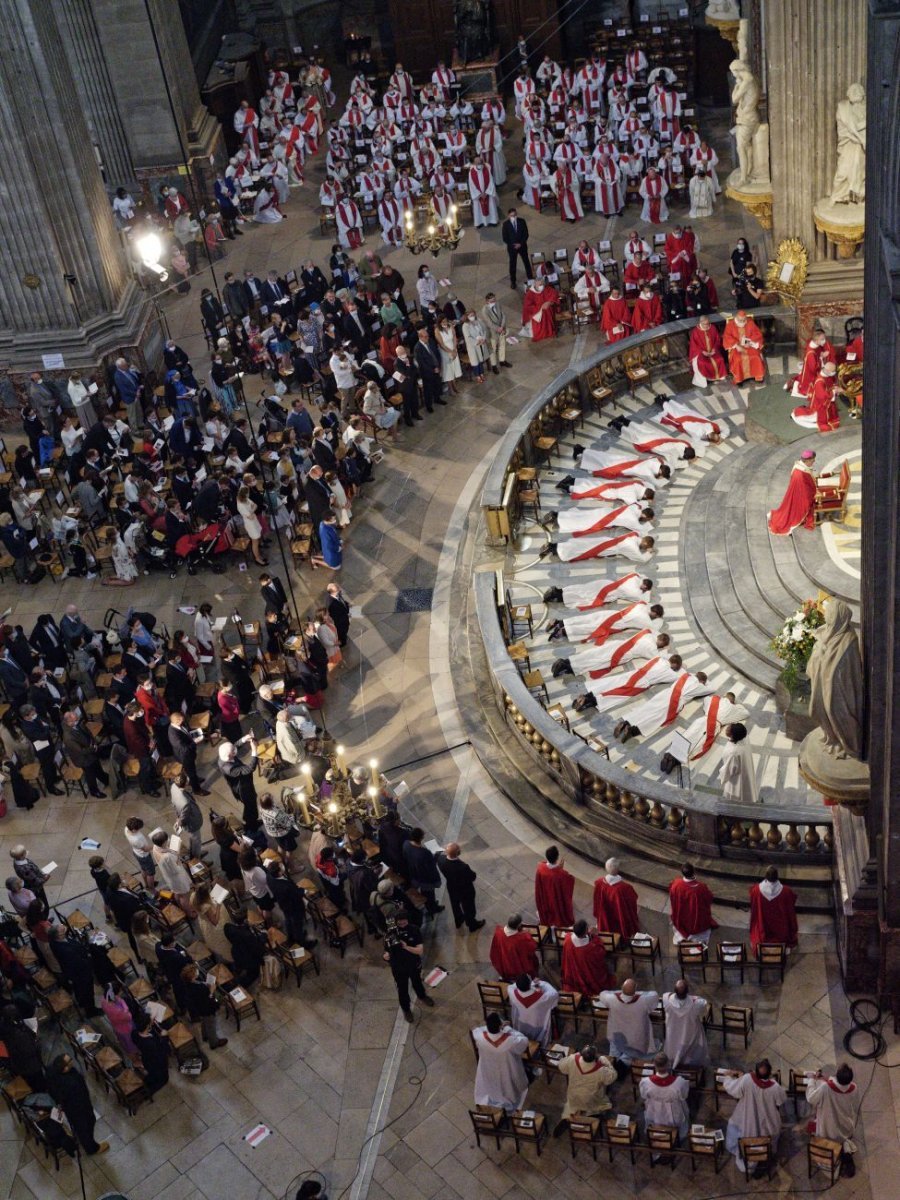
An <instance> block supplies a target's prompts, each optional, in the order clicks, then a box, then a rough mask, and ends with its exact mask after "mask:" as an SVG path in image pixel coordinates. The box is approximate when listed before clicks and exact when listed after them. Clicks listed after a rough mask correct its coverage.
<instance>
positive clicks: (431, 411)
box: [419, 408, 434, 421]
mask: <svg viewBox="0 0 900 1200" xmlns="http://www.w3.org/2000/svg"><path fill="white" fill-rule="evenodd" d="M425 411H426V412H430V413H433V412H434V409H433V408H426V409H425ZM419 420H420V421H421V420H422V418H421V417H419Z"/></svg>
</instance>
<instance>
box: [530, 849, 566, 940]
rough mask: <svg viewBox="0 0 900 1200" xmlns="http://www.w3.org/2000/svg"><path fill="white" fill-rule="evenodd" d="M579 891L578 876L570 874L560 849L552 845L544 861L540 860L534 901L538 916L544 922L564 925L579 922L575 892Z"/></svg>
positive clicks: (536, 875)
mask: <svg viewBox="0 0 900 1200" xmlns="http://www.w3.org/2000/svg"><path fill="white" fill-rule="evenodd" d="M574 891H575V876H574V875H570V874H569V872H568V871H567V870H566V868H565V866H564V865H563V862H562V860H561V859H560V857H559V849H558V848H557V847H556V846H550V848H549V849H548V850H547V854H546V856H545V859H544V861H543V862H542V863H538V868H537V871H536V872H535V876H534V903H535V907H536V908H537V913H538V920H539V921H540V923H541V924H542V925H561V926H563V927H564V928H568V927H569V926H570V925H573V924H574V923H575V911H574V909H573V908H572V893H573V892H574Z"/></svg>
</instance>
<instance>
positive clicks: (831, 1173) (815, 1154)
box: [806, 1135, 842, 1187]
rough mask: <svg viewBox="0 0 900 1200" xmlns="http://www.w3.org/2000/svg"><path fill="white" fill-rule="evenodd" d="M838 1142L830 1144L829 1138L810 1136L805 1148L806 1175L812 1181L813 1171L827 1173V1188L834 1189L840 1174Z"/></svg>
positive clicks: (840, 1148) (839, 1144)
mask: <svg viewBox="0 0 900 1200" xmlns="http://www.w3.org/2000/svg"><path fill="white" fill-rule="evenodd" d="M841 1150H842V1146H841V1143H840V1142H832V1141H831V1140H830V1139H829V1138H823V1137H815V1136H814V1135H813V1136H810V1139H809V1142H808V1143H807V1147H806V1168H807V1175H808V1176H809V1178H810V1179H812V1175H813V1171H814V1170H820V1171H827V1172H828V1186H829V1187H834V1185H835V1184H836V1183H837V1180H838V1176H839V1175H840V1173H841Z"/></svg>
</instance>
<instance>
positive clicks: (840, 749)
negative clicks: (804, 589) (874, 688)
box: [806, 599, 863, 758]
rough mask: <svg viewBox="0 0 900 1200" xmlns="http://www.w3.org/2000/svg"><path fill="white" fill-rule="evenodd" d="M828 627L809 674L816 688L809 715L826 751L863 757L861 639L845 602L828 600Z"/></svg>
mask: <svg viewBox="0 0 900 1200" xmlns="http://www.w3.org/2000/svg"><path fill="white" fill-rule="evenodd" d="M822 611H823V613H824V616H825V624H824V625H823V626H822V627H821V628H820V629H819V630H817V631H816V634H815V639H816V644H815V646H814V647H813V652H812V654H811V655H810V658H809V663H808V665H807V668H806V671H807V674H808V675H809V678H810V682H811V684H812V695H811V696H810V701H809V715H810V716H811V717H812V718H813V720H814V721H815V722H816V724H817V725H818V726H819V728H820V729H821V730H822V737H823V739H824V742H825V748H826V750H827V751H828V753H829V754H831V755H833V756H834V757H835V758H847V757H848V756H849V757H850V758H859V757H860V754H861V753H862V713H863V679H862V657H861V655H860V652H859V638H858V637H857V636H856V631H855V630H854V629H853V627H852V626H851V624H850V607H849V605H847V604H845V603H844V601H843V600H834V599H829V600H826V601H825V603H824V605H823V609H822Z"/></svg>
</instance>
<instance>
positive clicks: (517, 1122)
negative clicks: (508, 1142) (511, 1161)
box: [509, 1109, 549, 1158]
mask: <svg viewBox="0 0 900 1200" xmlns="http://www.w3.org/2000/svg"><path fill="white" fill-rule="evenodd" d="M509 1127H510V1131H511V1133H512V1138H513V1141H514V1142H515V1144H516V1154H518V1153H519V1152H520V1150H521V1147H522V1143H523V1142H524V1143H525V1144H526V1145H528V1144H531V1145H533V1146H534V1148H535V1150H536V1151H537V1156H538V1158H540V1157H541V1145H542V1144H543V1143H544V1142H546V1140H547V1138H548V1136H549V1131H548V1129H547V1118H546V1117H545V1116H544V1114H543V1113H536V1112H531V1111H530V1110H527V1109H517V1110H516V1112H514V1113H513V1114H512V1116H511V1117H510V1119H509Z"/></svg>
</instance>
